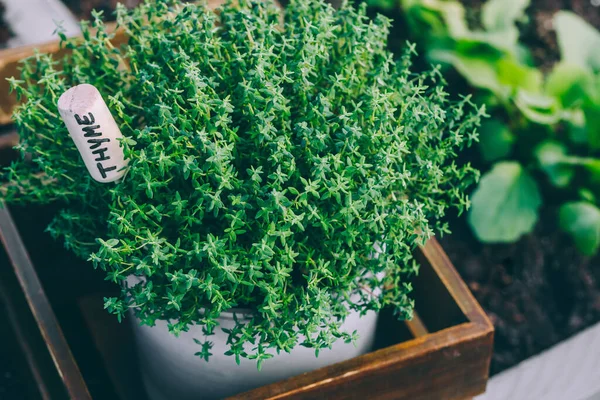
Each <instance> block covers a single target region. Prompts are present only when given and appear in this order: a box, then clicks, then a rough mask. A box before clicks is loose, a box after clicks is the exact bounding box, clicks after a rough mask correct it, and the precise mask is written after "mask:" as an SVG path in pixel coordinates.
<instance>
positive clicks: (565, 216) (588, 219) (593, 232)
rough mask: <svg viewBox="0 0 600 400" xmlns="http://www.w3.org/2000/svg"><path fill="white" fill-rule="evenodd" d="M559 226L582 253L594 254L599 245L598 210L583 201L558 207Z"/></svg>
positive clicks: (599, 216)
mask: <svg viewBox="0 0 600 400" xmlns="http://www.w3.org/2000/svg"><path fill="white" fill-rule="evenodd" d="M559 220H560V227H561V228H562V229H563V230H564V231H566V232H568V233H569V234H570V235H571V236H572V237H573V240H574V241H575V245H576V246H577V248H578V249H579V251H581V252H582V253H584V254H586V255H590V256H591V255H594V254H595V253H596V252H597V251H598V247H599V246H600V210H599V209H598V208H597V207H596V206H595V205H593V204H591V203H587V202H584V201H580V202H573V203H567V204H564V205H563V206H562V207H561V208H560V216H559Z"/></svg>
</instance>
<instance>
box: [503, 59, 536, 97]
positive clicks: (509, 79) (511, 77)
mask: <svg viewBox="0 0 600 400" xmlns="http://www.w3.org/2000/svg"><path fill="white" fill-rule="evenodd" d="M496 68H497V71H498V80H499V81H500V83H501V84H503V85H506V86H510V87H512V88H514V89H515V91H516V90H518V89H522V90H526V91H527V92H529V93H539V92H541V90H542V83H543V81H544V78H543V75H542V73H541V71H540V70H538V69H536V68H532V67H529V66H527V65H523V64H521V63H519V62H518V61H517V60H516V59H514V58H512V57H504V58H502V59H500V60H498V62H497V63H496Z"/></svg>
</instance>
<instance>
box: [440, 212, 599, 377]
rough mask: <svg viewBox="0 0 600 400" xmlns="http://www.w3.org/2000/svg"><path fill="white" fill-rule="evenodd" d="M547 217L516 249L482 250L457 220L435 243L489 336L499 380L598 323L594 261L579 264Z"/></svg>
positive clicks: (548, 215) (596, 263)
mask: <svg viewBox="0 0 600 400" xmlns="http://www.w3.org/2000/svg"><path fill="white" fill-rule="evenodd" d="M554 221H556V215H555V213H554V212H550V211H548V212H547V213H546V215H544V217H543V218H542V221H541V223H539V224H538V226H537V227H536V230H535V232H533V233H532V234H530V235H527V236H525V237H523V238H522V239H521V240H519V241H518V242H517V243H515V244H507V245H481V244H480V243H478V242H477V241H476V240H475V238H474V237H473V235H472V233H471V230H470V229H469V227H467V226H466V224H465V223H464V219H461V220H459V221H456V222H455V223H454V224H453V225H452V226H453V232H454V233H453V234H452V235H450V236H447V237H444V238H441V243H442V246H443V247H444V249H445V250H446V252H447V253H448V255H449V257H450V259H451V260H452V262H453V263H454V265H455V266H456V268H457V269H458V271H459V272H460V273H461V275H462V277H463V279H464V280H465V282H467V284H468V285H469V287H470V288H471V291H472V292H473V294H474V295H475V297H476V298H477V300H478V301H479V303H480V304H481V305H482V307H483V308H484V309H485V311H486V312H487V313H488V315H489V316H490V319H491V320H492V322H493V324H494V326H495V328H496V333H495V343H494V355H493V358H492V370H491V372H492V373H498V372H500V371H502V370H504V369H506V368H508V367H511V366H513V365H515V364H517V363H518V362H520V361H522V360H524V359H526V358H528V357H531V356H533V355H535V354H537V353H539V352H540V351H542V350H544V349H546V348H548V347H550V346H552V345H553V344H555V343H557V342H559V341H561V340H564V339H566V338H568V337H570V336H572V335H573V334H575V333H577V332H579V331H581V330H582V329H584V328H586V327H588V326H590V325H592V324H593V323H595V322H598V321H600V256H597V257H595V258H587V257H583V256H581V255H580V254H579V253H578V252H577V250H576V249H575V248H574V247H573V245H572V242H571V240H570V238H569V237H566V236H565V235H564V234H562V233H560V231H559V229H558V228H557V226H556V225H555V222H554Z"/></svg>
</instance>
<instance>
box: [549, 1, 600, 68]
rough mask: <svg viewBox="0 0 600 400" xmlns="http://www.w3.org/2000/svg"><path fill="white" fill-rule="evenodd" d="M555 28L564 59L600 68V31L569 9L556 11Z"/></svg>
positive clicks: (584, 65)
mask: <svg viewBox="0 0 600 400" xmlns="http://www.w3.org/2000/svg"><path fill="white" fill-rule="evenodd" d="M554 28H555V29H556V37H557V40H558V46H559V48H560V54H561V57H562V60H563V61H566V62H568V63H569V64H574V65H578V66H580V67H583V68H590V69H592V70H595V71H599V70H600V32H598V31H597V30H596V29H594V27H592V26H591V25H590V24H588V23H587V22H586V21H585V20H584V19H583V18H581V17H579V16H578V15H576V14H574V13H572V12H569V11H559V12H558V13H556V15H555V16H554Z"/></svg>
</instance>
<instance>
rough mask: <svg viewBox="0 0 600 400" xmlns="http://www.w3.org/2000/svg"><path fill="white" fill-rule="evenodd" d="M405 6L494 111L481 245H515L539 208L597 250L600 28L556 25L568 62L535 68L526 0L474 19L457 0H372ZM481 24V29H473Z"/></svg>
mask: <svg viewBox="0 0 600 400" xmlns="http://www.w3.org/2000/svg"><path fill="white" fill-rule="evenodd" d="M372 3H373V4H376V5H379V6H383V7H388V8H389V7H391V6H394V5H395V6H401V7H402V8H403V12H404V14H405V16H406V19H407V24H406V25H407V26H408V27H409V28H410V30H411V32H412V33H413V36H414V37H413V39H415V40H417V41H418V43H421V44H422V45H423V46H424V47H425V48H426V49H427V55H428V58H429V59H430V60H433V61H435V62H441V63H444V64H446V65H451V66H452V67H453V68H454V69H455V70H456V71H458V72H459V73H460V74H461V75H462V76H463V77H464V78H465V79H466V80H467V81H468V83H469V84H471V85H472V86H473V87H475V88H478V89H479V90H478V91H477V95H476V97H477V102H480V103H484V104H486V105H487V106H488V110H490V113H491V114H492V116H493V117H492V118H491V119H489V120H486V121H485V122H484V123H483V125H482V128H481V135H480V146H479V148H480V150H481V155H482V159H483V161H484V162H485V163H487V165H488V166H489V171H488V172H486V173H485V174H484V175H483V177H482V179H481V182H480V184H479V187H478V188H477V190H476V192H475V193H474V194H473V207H472V208H471V212H470V215H469V222H470V224H471V226H472V228H473V230H474V232H475V234H476V235H477V237H478V238H479V239H480V240H481V241H483V242H513V241H516V240H517V239H518V238H519V237H521V235H523V234H526V233H529V232H531V231H532V230H533V228H534V226H535V224H536V223H537V221H538V219H539V211H540V207H541V205H542V204H543V203H544V204H545V205H546V206H549V207H552V208H555V207H556V208H557V209H558V216H557V217H558V220H559V221H558V225H559V226H560V227H562V229H563V230H564V231H566V232H568V233H569V234H571V235H572V237H573V239H574V242H575V244H576V245H577V247H578V248H579V249H580V250H581V252H583V253H585V254H590V255H591V254H594V253H596V252H597V251H598V248H599V247H600V209H599V208H598V206H599V205H600V185H599V183H600V52H599V51H598V49H600V33H599V32H598V31H597V30H595V29H594V28H592V27H591V26H589V25H588V24H587V23H586V22H585V21H583V20H582V19H581V18H580V17H578V16H576V15H575V14H572V13H569V12H559V13H557V14H556V15H555V17H554V21H553V25H554V28H555V30H556V34H557V39H558V45H559V49H560V53H561V60H560V62H558V63H557V64H556V65H555V66H554V67H553V69H552V70H551V71H548V72H545V71H541V70H540V69H538V68H536V67H535V66H534V65H533V62H532V58H531V55H530V53H529V50H528V49H527V48H526V47H525V46H524V45H522V44H521V42H520V41H519V27H518V22H522V23H526V22H527V21H526V15H525V9H526V8H527V7H528V6H529V3H530V1H529V0H511V1H505V0H489V1H487V2H486V3H485V4H484V5H483V7H482V8H481V13H480V19H479V20H477V21H475V22H474V23H471V24H468V23H467V18H466V10H465V9H464V7H463V6H462V4H461V3H460V2H458V1H442V0H427V1H426V0H400V1H397V2H396V1H381V0H378V1H376V0H373V1H372ZM469 25H474V26H475V27H474V28H473V27H470V26H469Z"/></svg>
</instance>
